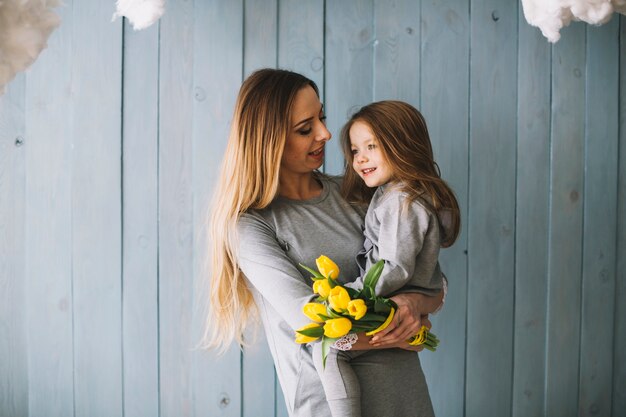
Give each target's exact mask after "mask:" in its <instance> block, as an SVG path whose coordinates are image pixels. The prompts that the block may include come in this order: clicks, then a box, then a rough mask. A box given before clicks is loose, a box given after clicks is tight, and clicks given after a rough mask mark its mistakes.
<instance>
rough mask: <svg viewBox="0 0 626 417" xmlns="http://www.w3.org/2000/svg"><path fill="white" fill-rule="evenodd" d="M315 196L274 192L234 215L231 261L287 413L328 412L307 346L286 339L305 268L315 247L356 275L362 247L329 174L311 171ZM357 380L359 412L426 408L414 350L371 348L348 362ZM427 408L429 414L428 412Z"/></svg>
mask: <svg viewBox="0 0 626 417" xmlns="http://www.w3.org/2000/svg"><path fill="white" fill-rule="evenodd" d="M318 178H319V180H320V182H321V183H322V186H323V190H322V193H321V195H320V196H319V197H316V198H313V199H310V200H306V201H300V200H289V199H286V198H282V197H278V198H276V200H275V201H273V202H272V204H270V206H268V207H267V208H265V209H263V210H251V211H250V212H248V213H245V214H244V215H243V216H242V217H241V219H240V221H239V223H238V234H239V236H238V238H239V248H238V261H239V266H240V268H241V270H242V271H243V273H244V274H245V276H246V278H247V280H248V284H249V286H250V288H251V289H252V292H253V296H254V299H255V302H256V304H257V306H258V309H259V312H260V316H261V320H262V323H263V326H264V329H265V334H266V337H267V341H268V344H269V348H270V351H271V353H272V357H273V359H274V365H275V367H276V372H277V374H278V378H279V381H280V384H281V387H282V390H283V393H284V396H285V401H286V403H287V409H288V411H289V414H290V415H291V416H295V417H305V416H306V417H309V416H320V417H329V416H330V415H331V413H330V409H329V406H328V400H331V401H332V400H333V398H332V393H331V395H329V398H328V400H327V397H326V395H325V394H324V391H323V389H322V385H321V381H320V379H319V377H318V375H317V371H316V370H315V367H314V365H313V358H312V353H311V350H312V349H311V347H310V346H309V345H299V344H296V343H295V342H294V330H295V329H297V328H300V327H302V326H304V325H305V324H307V323H309V320H308V319H307V318H306V317H305V316H304V314H303V313H302V306H303V305H304V304H306V303H307V302H309V301H310V300H311V299H312V298H313V294H312V290H311V284H312V282H311V279H310V277H309V274H308V273H307V272H306V271H304V270H303V269H301V268H299V267H298V263H303V264H305V265H309V266H311V267H313V266H314V265H315V259H316V258H317V257H318V256H319V255H322V254H324V255H327V256H329V257H330V258H332V259H333V260H334V261H335V262H336V263H337V265H339V268H340V269H341V274H340V275H341V277H340V281H341V279H342V278H343V279H346V278H349V279H354V278H355V277H356V276H358V274H359V271H358V267H357V265H356V263H355V261H354V258H355V254H356V253H357V252H358V251H359V250H360V249H361V248H362V245H363V235H362V233H363V232H362V224H363V214H364V213H362V212H361V211H359V210H358V209H356V208H355V207H353V206H350V205H349V204H348V203H346V202H345V201H344V200H343V198H342V197H341V195H340V193H339V183H338V180H337V179H331V178H328V177H324V176H322V175H319V176H318ZM352 367H353V369H354V372H355V373H356V375H357V377H358V380H359V382H360V384H359V385H360V398H361V405H362V409H363V415H364V416H372V417H374V416H376V417H385V416H389V417H403V416H407V417H408V416H423V415H430V414H432V406H431V404H430V397H429V395H428V389H427V387H426V383H425V380H424V375H423V373H422V369H421V366H420V363H419V359H418V356H417V354H415V353H414V352H410V351H405V350H402V349H385V350H371V351H367V352H366V353H365V354H363V355H360V356H359V358H357V359H355V360H354V361H353V362H352ZM428 410H430V414H429V413H428Z"/></svg>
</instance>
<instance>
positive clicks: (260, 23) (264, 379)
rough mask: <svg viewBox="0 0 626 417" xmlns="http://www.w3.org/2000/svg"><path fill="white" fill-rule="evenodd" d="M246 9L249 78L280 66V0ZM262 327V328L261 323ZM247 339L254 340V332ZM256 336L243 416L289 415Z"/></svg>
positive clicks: (260, 0) (252, 2) (254, 0)
mask: <svg viewBox="0 0 626 417" xmlns="http://www.w3.org/2000/svg"><path fill="white" fill-rule="evenodd" d="M244 7H245V12H244V14H245V20H244V28H243V31H244V34H245V36H244V46H243V50H244V57H243V67H244V77H247V76H248V75H250V73H251V72H252V71H254V70H255V69H258V68H273V67H276V66H277V65H278V30H279V29H278V0H271V1H267V0H246V1H245V2H244ZM322 15H323V13H322ZM320 38H321V37H320ZM233 97H234V95H233ZM259 327H262V326H261V325H260V324H259ZM246 336H247V339H249V340H252V339H253V337H254V332H253V331H251V332H250V333H248V334H247V335H246ZM256 336H257V337H256V339H255V340H254V342H253V343H254V344H253V345H252V346H250V347H249V348H246V349H244V351H243V356H242V360H241V378H242V379H241V384H242V391H243V392H242V407H243V416H245V417H253V416H255V415H258V414H259V413H258V412H257V410H262V412H263V414H264V415H269V416H272V415H274V414H275V412H276V409H279V410H281V411H284V412H285V413H286V410H287V407H286V405H285V401H284V400H283V399H282V391H281V387H280V384H279V383H278V378H277V376H276V372H275V370H274V361H273V359H272V356H271V353H270V350H269V347H268V345H267V340H266V338H265V334H264V332H263V330H262V329H259V331H258V333H257V334H256ZM278 395H280V396H281V397H280V399H279V398H277V396H278Z"/></svg>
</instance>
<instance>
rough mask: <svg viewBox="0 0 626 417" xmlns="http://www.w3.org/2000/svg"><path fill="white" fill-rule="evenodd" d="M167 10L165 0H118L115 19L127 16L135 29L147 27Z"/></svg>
mask: <svg viewBox="0 0 626 417" xmlns="http://www.w3.org/2000/svg"><path fill="white" fill-rule="evenodd" d="M164 11H165V0H117V12H115V14H114V15H113V20H115V19H117V18H118V17H120V16H124V17H126V18H127V19H128V20H129V21H130V23H132V25H133V29H135V30H140V29H145V28H147V27H148V26H150V25H152V24H153V23H154V22H156V21H157V20H159V18H160V17H161V16H163V12H164Z"/></svg>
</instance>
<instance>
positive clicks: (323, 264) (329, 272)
mask: <svg viewBox="0 0 626 417" xmlns="http://www.w3.org/2000/svg"><path fill="white" fill-rule="evenodd" d="M315 263H316V264H317V269H318V270H319V271H320V273H321V274H322V275H324V276H325V277H326V278H332V279H337V277H338V276H339V267H338V266H337V264H336V263H334V262H333V261H332V260H331V259H330V258H329V257H328V256H324V255H322V256H320V257H319V258H317V259H316V260H315Z"/></svg>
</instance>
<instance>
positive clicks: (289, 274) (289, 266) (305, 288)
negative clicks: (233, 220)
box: [237, 214, 315, 343]
mask: <svg viewBox="0 0 626 417" xmlns="http://www.w3.org/2000/svg"><path fill="white" fill-rule="evenodd" d="M237 229H238V240H239V247H238V261H239V268H240V269H241V271H242V272H243V273H244V275H245V276H246V278H247V280H248V281H249V283H250V284H251V285H252V286H253V287H254V289H255V290H256V291H258V292H259V293H260V294H261V295H262V296H263V298H264V299H265V301H267V302H268V303H269V304H270V305H271V306H272V308H273V309H274V310H275V311H276V312H277V313H278V314H279V315H280V317H281V318H282V319H283V320H284V321H286V322H287V323H288V324H289V326H290V327H291V328H292V329H294V330H295V329H299V328H301V327H302V326H304V325H305V324H308V323H309V322H310V320H309V319H307V317H306V316H305V315H304V314H303V313H302V306H304V305H305V304H306V303H308V302H309V301H311V299H312V298H314V296H315V294H313V290H312V289H311V287H310V286H309V285H308V284H307V283H306V281H305V279H304V277H303V276H302V273H301V272H300V271H299V270H298V268H297V267H296V266H295V265H294V263H293V261H292V260H291V259H290V258H289V257H288V256H287V254H286V253H285V250H284V249H283V248H282V247H281V246H280V244H279V243H278V241H277V240H276V235H275V232H274V230H273V229H272V228H271V227H270V226H269V225H268V224H267V223H266V222H265V221H263V220H262V219H260V218H258V217H256V216H253V215H250V214H243V215H242V216H241V218H240V220H239V223H238V227H237ZM294 343H295V342H294Z"/></svg>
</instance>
